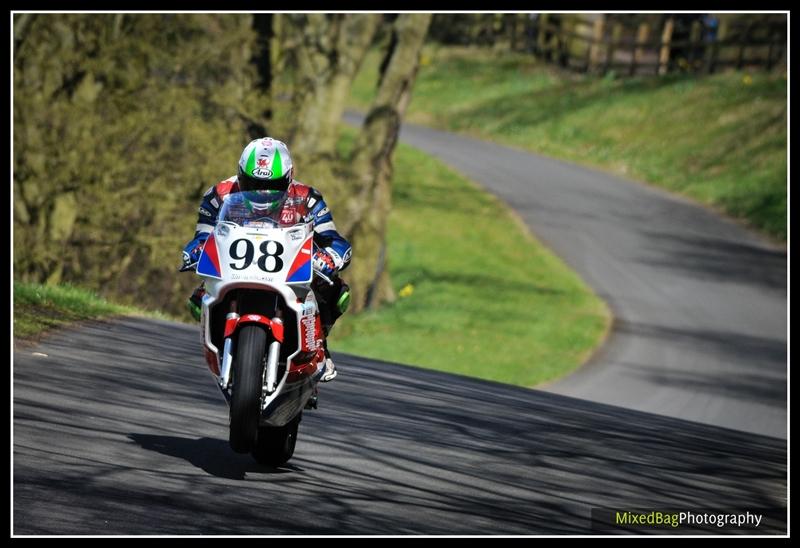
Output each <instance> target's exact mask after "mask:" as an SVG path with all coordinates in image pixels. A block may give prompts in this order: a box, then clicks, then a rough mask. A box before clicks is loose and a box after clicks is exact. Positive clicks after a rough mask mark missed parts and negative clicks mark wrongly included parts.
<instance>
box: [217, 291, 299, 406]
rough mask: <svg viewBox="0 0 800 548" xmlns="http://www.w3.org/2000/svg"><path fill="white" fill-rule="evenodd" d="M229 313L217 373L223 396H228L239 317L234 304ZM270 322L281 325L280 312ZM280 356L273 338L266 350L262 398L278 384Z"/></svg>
mask: <svg viewBox="0 0 800 548" xmlns="http://www.w3.org/2000/svg"><path fill="white" fill-rule="evenodd" d="M231 309H232V310H231V312H228V314H227V315H226V316H225V342H224V343H223V345H222V366H221V367H220V373H219V381H218V383H219V387H220V389H221V390H222V392H223V394H228V389H229V388H230V384H231V370H232V364H233V336H234V334H235V333H236V327H237V325H238V323H239V319H240V316H239V314H238V313H237V312H235V309H236V302H235V301H234V302H232V303H231ZM272 322H274V323H278V324H281V323H283V322H282V320H281V318H280V310H276V313H275V317H274V318H273V319H272ZM280 355H281V343H280V342H279V341H278V340H276V339H275V338H274V337H273V340H272V342H271V343H270V345H269V348H268V349H267V360H266V367H265V371H264V383H263V386H262V396H268V395H270V394H272V393H273V392H275V389H276V388H277V382H278V359H279V358H280Z"/></svg>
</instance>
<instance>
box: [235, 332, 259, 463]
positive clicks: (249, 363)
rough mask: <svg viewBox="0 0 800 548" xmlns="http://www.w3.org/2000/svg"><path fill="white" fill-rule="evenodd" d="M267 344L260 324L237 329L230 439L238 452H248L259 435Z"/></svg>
mask: <svg viewBox="0 0 800 548" xmlns="http://www.w3.org/2000/svg"><path fill="white" fill-rule="evenodd" d="M266 347H267V332H266V330H265V329H264V328H263V327H261V326H260V325H246V326H244V327H242V329H241V331H239V336H238V342H237V344H236V356H235V357H234V360H233V388H232V393H231V409H230V438H229V443H230V446H231V449H233V450H234V451H235V452H237V453H247V452H249V451H251V450H252V449H253V447H254V446H255V443H256V438H257V436H258V419H259V416H260V414H261V389H262V384H263V378H264V360H263V358H264V351H265V349H266Z"/></svg>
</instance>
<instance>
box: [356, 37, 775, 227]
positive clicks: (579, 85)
mask: <svg viewBox="0 0 800 548" xmlns="http://www.w3.org/2000/svg"><path fill="white" fill-rule="evenodd" d="M378 62H379V56H378V54H377V52H372V53H371V54H370V55H369V56H368V58H367V60H366V62H365V64H364V67H362V70H361V72H360V73H359V75H358V77H357V79H356V82H355V89H354V92H353V96H352V99H351V106H353V107H355V108H360V109H364V108H366V107H367V106H368V104H369V101H370V99H371V97H372V94H373V89H372V82H373V81H374V78H375V73H376V70H377V66H378ZM786 93H787V81H786V74H785V73H773V74H767V73H760V72H754V73H750V74H748V73H744V72H727V73H722V74H716V75H711V76H701V77H692V76H668V77H662V78H654V77H648V78H644V77H641V78H630V79H629V78H624V79H623V78H619V79H615V78H613V77H605V78H597V77H590V76H583V75H574V74H567V73H562V72H559V71H556V70H553V69H552V68H550V67H547V66H544V65H541V64H538V63H537V62H536V61H535V60H534V59H533V58H532V57H531V56H528V55H522V54H510V53H506V52H492V51H490V50H482V49H475V48H439V47H434V46H427V47H426V49H425V50H424V52H423V56H422V63H421V68H420V72H419V76H418V79H417V83H416V85H415V87H414V92H413V97H412V101H411V104H410V106H409V111H408V116H407V120H409V121H412V122H417V123H422V124H427V125H431V126H434V127H438V128H442V129H447V130H451V131H457V132H462V133H467V134H471V135H475V136H478V137H482V138H487V139H491V140H494V141H496V142H500V143H504V144H508V145H512V146H516V147H520V148H524V149H528V150H531V151H534V152H538V153H541V154H544V155H547V156H552V157H556V158H560V159H565V160H569V161H574V162H577V163H581V164H584V165H589V166H595V167H599V168H602V169H605V170H608V171H611V172H614V173H617V174H619V175H622V176H625V177H628V178H631V179H635V180H641V181H645V182H648V183H651V184H654V185H657V186H660V187H663V188H666V189H668V190H670V191H675V192H678V193H681V194H684V195H686V196H689V197H691V198H693V199H695V200H697V201H699V202H701V203H704V204H707V205H709V206H712V207H714V208H717V209H719V210H721V211H723V212H726V213H727V214H729V215H731V216H733V217H736V218H740V219H743V220H746V221H747V222H748V223H749V224H751V225H752V226H754V227H756V228H757V229H760V230H762V231H763V232H764V233H766V234H768V235H770V236H772V237H774V238H775V239H777V240H781V241H785V240H786V222H787V208H786V202H787V156H786V154H787V147H786V144H787V96H786Z"/></svg>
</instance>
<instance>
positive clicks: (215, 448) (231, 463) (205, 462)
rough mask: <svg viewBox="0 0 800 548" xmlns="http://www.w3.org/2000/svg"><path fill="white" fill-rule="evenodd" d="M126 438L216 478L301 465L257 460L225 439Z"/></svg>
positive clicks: (241, 476)
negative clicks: (273, 465) (238, 451)
mask: <svg viewBox="0 0 800 548" xmlns="http://www.w3.org/2000/svg"><path fill="white" fill-rule="evenodd" d="M128 438H130V439H131V440H132V441H134V442H136V443H137V444H139V445H140V446H141V447H142V448H143V449H147V450H148V451H155V452H157V453H161V454H162V455H167V456H169V457H177V458H180V459H184V460H185V461H187V462H188V463H189V464H191V465H192V466H196V467H197V468H202V469H203V470H204V471H205V472H207V473H209V474H211V475H212V476H216V477H218V478H226V479H234V480H243V479H245V475H246V474H247V473H248V472H249V473H258V474H289V473H291V472H302V471H303V469H302V468H299V467H297V466H295V465H293V464H291V463H289V464H287V465H286V466H282V467H280V468H271V467H269V466H262V465H260V464H258V463H257V462H256V461H255V460H253V458H252V457H251V456H250V455H247V454H245V455H239V454H236V453H234V452H233V451H232V450H231V448H230V446H229V445H228V442H227V441H225V440H215V439H212V438H199V439H194V440H193V439H189V438H179V437H176V436H152V435H148V434H129V435H128Z"/></svg>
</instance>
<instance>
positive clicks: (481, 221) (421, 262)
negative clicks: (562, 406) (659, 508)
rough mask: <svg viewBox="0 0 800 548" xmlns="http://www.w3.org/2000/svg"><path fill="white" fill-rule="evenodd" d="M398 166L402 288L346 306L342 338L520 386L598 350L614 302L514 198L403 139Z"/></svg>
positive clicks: (394, 227)
mask: <svg viewBox="0 0 800 548" xmlns="http://www.w3.org/2000/svg"><path fill="white" fill-rule="evenodd" d="M394 173H395V174H394V180H393V193H392V200H393V208H392V212H391V215H390V217H389V228H388V252H389V255H388V256H389V270H390V273H391V277H392V284H393V287H394V289H395V291H396V293H397V295H398V299H397V300H396V302H395V303H393V304H391V305H388V306H385V307H384V308H382V309H381V310H379V311H377V312H367V313H364V314H361V315H359V316H354V317H351V316H349V315H347V314H345V315H344V316H343V317H342V318H341V319H340V320H339V322H338V323H337V325H336V328H335V329H334V331H333V332H332V334H331V338H330V341H329V344H330V347H331V349H332V350H335V351H341V352H348V353H351V354H358V355H360V356H366V357H371V358H377V359H382V360H387V361H394V362H400V363H406V364H410V365H418V366H422V367H427V368H432V369H438V370H442V371H448V372H452V373H458V374H463V375H470V376H475V377H480V378H484V379H489V380H495V381H500V382H505V383H510V384H517V385H521V386H534V385H536V384H538V383H541V382H543V381H547V380H552V379H554V378H557V377H560V376H562V375H564V374H566V373H567V372H569V371H571V370H573V369H575V368H576V367H578V366H579V365H581V364H582V363H583V362H584V361H585V360H586V359H587V358H588V356H589V355H590V354H591V352H592V350H593V349H594V348H596V346H597V345H598V344H599V343H600V342H601V341H602V340H603V338H604V336H605V333H606V331H607V329H608V326H609V323H610V312H609V310H608V308H607V307H606V305H605V303H604V302H603V301H601V300H600V299H599V298H598V297H597V296H596V295H595V294H594V293H593V292H592V291H591V290H590V289H589V288H588V287H587V286H586V285H585V284H584V283H583V282H582V280H581V279H580V278H579V277H578V276H577V275H576V274H575V273H574V272H573V271H572V270H570V269H569V268H568V267H567V266H566V265H565V264H564V263H563V262H562V261H561V260H560V259H559V258H557V257H556V256H555V255H553V254H552V253H551V252H550V251H549V250H547V249H546V248H545V247H544V246H542V245H541V244H540V243H539V242H538V241H537V240H536V239H535V238H534V237H533V236H532V235H531V234H530V233H529V232H528V231H527V230H526V229H525V228H524V227H523V225H521V223H519V222H517V220H516V219H515V218H514V217H513V216H512V214H511V212H510V210H509V209H508V208H507V207H506V206H505V205H504V204H502V203H501V202H500V201H499V200H498V199H497V198H495V197H494V196H492V195H490V194H488V193H487V192H485V191H484V190H482V189H480V188H479V187H478V186H477V185H475V184H474V183H472V182H470V181H469V180H467V179H465V178H463V177H462V176H461V175H459V174H457V173H456V172H455V171H453V170H451V169H450V168H448V167H447V166H445V165H444V164H443V163H441V162H439V161H438V160H435V159H434V158H432V157H431V156H429V155H426V154H424V153H422V152H421V151H419V150H416V149H414V148H411V147H409V146H406V145H403V144H400V145H399V146H398V149H397V151H396V153H395V170H394ZM354 260H358V258H357V257H355V258H354ZM345 278H346V276H345Z"/></svg>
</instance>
